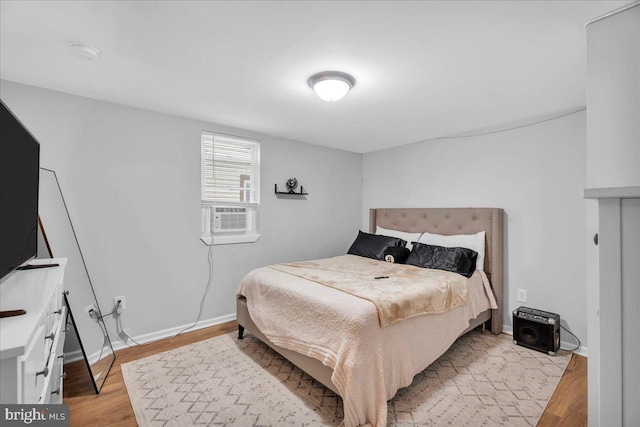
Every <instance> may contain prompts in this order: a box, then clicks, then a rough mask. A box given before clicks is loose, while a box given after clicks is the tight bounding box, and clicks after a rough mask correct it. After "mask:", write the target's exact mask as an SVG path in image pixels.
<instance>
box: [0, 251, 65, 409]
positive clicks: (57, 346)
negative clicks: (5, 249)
mask: <svg viewBox="0 0 640 427" xmlns="http://www.w3.org/2000/svg"><path fill="white" fill-rule="evenodd" d="M38 263H39V264H50V263H56V264H59V265H60V266H59V267H50V268H43V269H35V270H25V271H16V272H14V273H13V275H11V276H10V277H9V278H8V279H7V280H6V281H4V282H2V283H1V284H0V310H3V311H4V310H17V309H24V310H26V311H27V313H26V314H24V315H22V316H16V317H5V318H0V403H4V404H9V403H34V404H38V403H40V404H43V403H62V382H63V381H62V380H63V377H64V374H63V363H64V360H63V358H64V355H63V353H62V348H63V345H64V339H65V319H66V316H67V313H66V307H65V306H64V302H63V294H62V293H63V287H62V282H63V277H64V268H65V265H66V263H67V260H66V258H56V259H44V260H34V261H32V262H31V264H38Z"/></svg>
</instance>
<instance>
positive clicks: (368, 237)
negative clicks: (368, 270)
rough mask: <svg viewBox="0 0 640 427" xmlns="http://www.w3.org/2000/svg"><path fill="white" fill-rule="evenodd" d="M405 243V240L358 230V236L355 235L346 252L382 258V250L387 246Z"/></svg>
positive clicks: (402, 245)
mask: <svg viewBox="0 0 640 427" xmlns="http://www.w3.org/2000/svg"><path fill="white" fill-rule="evenodd" d="M406 244H407V242H406V241H404V240H402V239H398V238H396V237H389V236H378V235H376V234H369V233H365V232H363V231H358V237H356V240H355V241H354V242H353V244H352V245H351V247H350V248H349V250H348V251H347V253H348V254H351V255H358V256H363V257H366V258H373V259H379V260H384V250H385V249H387V248H388V247H389V246H398V247H402V248H403V247H404V246H405V245H406Z"/></svg>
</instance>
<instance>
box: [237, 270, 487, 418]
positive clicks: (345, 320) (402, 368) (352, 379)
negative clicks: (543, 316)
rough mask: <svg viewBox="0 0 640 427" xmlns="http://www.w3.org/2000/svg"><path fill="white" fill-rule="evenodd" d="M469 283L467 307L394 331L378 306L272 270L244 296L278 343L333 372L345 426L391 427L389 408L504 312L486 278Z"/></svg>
mask: <svg viewBox="0 0 640 427" xmlns="http://www.w3.org/2000/svg"><path fill="white" fill-rule="evenodd" d="M380 262H381V261H380ZM467 281H468V300H467V302H466V303H465V304H463V305H459V306H457V307H454V308H451V309H450V310H447V311H445V312H442V313H436V314H425V315H420V316H415V317H411V318H408V319H406V320H403V321H401V322H397V323H393V324H391V325H388V326H386V327H381V325H380V321H379V316H378V311H377V308H376V305H375V304H374V303H372V302H371V301H369V300H366V299H363V298H359V297H357V296H354V295H352V294H349V293H346V292H343V291H341V290H339V289H336V288H333V287H328V286H324V285H323V284H321V283H318V282H315V281H312V280H308V279H305V278H302V277H298V276H295V275H291V274H288V273H285V272H283V271H279V270H276V269H273V268H270V267H264V268H260V269H257V270H254V271H252V272H251V273H249V274H248V275H247V276H246V277H245V279H244V280H243V282H242V283H241V285H240V287H239V288H238V291H237V295H238V296H243V297H244V298H246V301H247V307H248V309H249V313H250V315H251V318H252V320H253V321H254V323H255V324H256V326H257V327H258V328H259V329H260V332H261V333H262V334H264V335H265V336H266V337H267V338H268V339H269V340H270V341H271V342H272V343H274V344H275V345H277V346H280V347H282V348H285V349H288V350H292V351H295V352H297V353H300V354H302V355H305V356H309V357H312V358H314V359H316V360H319V361H320V362H321V363H322V364H323V365H325V366H327V367H329V368H331V369H332V370H333V373H332V376H331V381H332V382H333V384H334V385H335V386H336V389H337V390H338V392H339V394H340V395H341V396H342V398H343V403H344V410H345V426H348V427H349V426H360V425H373V426H384V425H386V422H387V403H386V402H387V400H389V399H391V398H392V397H393V396H394V395H395V394H396V392H397V391H398V389H400V388H402V387H406V386H408V385H409V384H411V382H412V380H413V377H414V375H416V374H417V373H419V372H421V371H422V370H424V369H425V368H426V367H427V366H429V365H430V364H431V363H432V362H433V361H434V360H436V359H437V358H438V357H439V356H440V355H442V354H443V353H444V352H445V351H446V350H447V349H448V348H449V347H450V346H451V344H452V343H453V342H454V341H455V340H456V338H457V337H458V336H459V335H460V334H461V333H462V332H463V331H464V330H465V329H466V328H467V327H468V326H469V321H470V320H471V319H474V318H475V317H477V316H478V314H480V313H482V312H484V311H486V310H488V309H491V308H494V309H495V308H496V307H497V305H496V303H495V299H494V298H493V295H492V293H491V290H490V288H489V286H488V279H487V277H486V275H484V272H481V271H476V272H475V273H474V275H473V276H472V277H471V278H470V279H468V280H467Z"/></svg>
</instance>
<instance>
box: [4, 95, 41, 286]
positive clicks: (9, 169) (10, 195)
mask: <svg viewBox="0 0 640 427" xmlns="http://www.w3.org/2000/svg"><path fill="white" fill-rule="evenodd" d="M0 104H1V108H0V110H1V111H0V279H2V278H4V277H6V276H7V275H8V274H9V273H11V272H12V271H13V270H14V269H15V268H16V267H18V266H20V265H21V264H23V263H24V262H25V261H28V260H29V259H31V258H34V257H35V256H36V254H37V249H38V248H37V242H38V181H39V177H40V171H39V167H40V144H39V143H38V141H37V140H36V139H35V138H34V137H33V136H32V135H31V133H29V131H28V130H27V129H26V128H25V127H24V126H23V125H22V123H20V121H19V120H18V119H17V118H16V117H15V116H14V115H13V114H12V113H11V111H10V110H9V109H8V108H7V107H6V105H5V104H4V102H2V101H0Z"/></svg>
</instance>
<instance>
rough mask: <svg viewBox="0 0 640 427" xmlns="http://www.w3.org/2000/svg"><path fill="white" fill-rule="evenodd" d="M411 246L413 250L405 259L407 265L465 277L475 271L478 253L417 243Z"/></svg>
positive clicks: (464, 249)
mask: <svg viewBox="0 0 640 427" xmlns="http://www.w3.org/2000/svg"><path fill="white" fill-rule="evenodd" d="M412 244H413V249H412V250H411V253H410V254H409V258H407V264H411V265H415V266H417V267H424V268H435V269H437V270H445V271H451V272H453V273H458V274H462V275H463V276H465V277H471V275H472V274H473V272H474V271H476V260H477V258H478V253H477V252H476V251H474V250H472V249H467V248H445V247H443V246H435V245H425V244H424V243H417V242H412Z"/></svg>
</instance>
